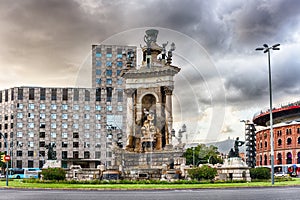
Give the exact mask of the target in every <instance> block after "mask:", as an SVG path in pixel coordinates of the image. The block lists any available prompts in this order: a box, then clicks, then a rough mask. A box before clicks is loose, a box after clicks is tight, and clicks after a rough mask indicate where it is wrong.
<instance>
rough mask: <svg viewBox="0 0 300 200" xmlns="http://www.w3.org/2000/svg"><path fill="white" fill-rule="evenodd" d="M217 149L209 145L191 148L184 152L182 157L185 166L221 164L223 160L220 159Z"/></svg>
mask: <svg viewBox="0 0 300 200" xmlns="http://www.w3.org/2000/svg"><path fill="white" fill-rule="evenodd" d="M219 154H220V153H219V152H218V148H217V147H216V146H213V145H210V146H206V145H205V144H199V145H198V146H196V147H191V148H188V149H187V150H186V152H185V153H184V154H183V156H184V157H185V158H186V164H187V165H192V164H193V163H194V164H195V165H197V166H198V165H199V164H207V163H209V164H217V163H223V160H222V159H221V158H220V156H219Z"/></svg>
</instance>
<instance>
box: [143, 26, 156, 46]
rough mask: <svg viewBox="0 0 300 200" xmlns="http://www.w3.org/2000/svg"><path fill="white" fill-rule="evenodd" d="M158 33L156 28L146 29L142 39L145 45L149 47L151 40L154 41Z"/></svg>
mask: <svg viewBox="0 0 300 200" xmlns="http://www.w3.org/2000/svg"><path fill="white" fill-rule="evenodd" d="M157 35H158V30H155V29H149V30H147V31H146V35H145V36H144V41H145V43H146V44H147V47H148V48H150V46H151V43H152V42H156V39H157Z"/></svg>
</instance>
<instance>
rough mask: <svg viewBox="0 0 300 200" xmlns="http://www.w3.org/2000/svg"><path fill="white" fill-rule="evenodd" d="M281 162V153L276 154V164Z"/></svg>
mask: <svg viewBox="0 0 300 200" xmlns="http://www.w3.org/2000/svg"><path fill="white" fill-rule="evenodd" d="M281 164H282V155H281V153H278V154H277V165H281Z"/></svg>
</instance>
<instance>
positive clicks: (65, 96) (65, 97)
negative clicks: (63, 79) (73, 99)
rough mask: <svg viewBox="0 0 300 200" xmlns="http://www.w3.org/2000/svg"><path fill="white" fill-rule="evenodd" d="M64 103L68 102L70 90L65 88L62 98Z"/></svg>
mask: <svg viewBox="0 0 300 200" xmlns="http://www.w3.org/2000/svg"><path fill="white" fill-rule="evenodd" d="M62 100H63V101H68V89H67V88H64V89H63V96H62Z"/></svg>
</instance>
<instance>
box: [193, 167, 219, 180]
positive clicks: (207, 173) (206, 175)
mask: <svg viewBox="0 0 300 200" xmlns="http://www.w3.org/2000/svg"><path fill="white" fill-rule="evenodd" d="M188 173H189V175H190V177H191V178H192V179H197V180H202V179H205V180H212V179H214V178H215V176H216V175H217V170H216V169H215V168H212V167H209V166H207V165H203V166H202V167H196V168H193V169H189V170H188Z"/></svg>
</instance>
